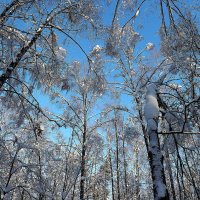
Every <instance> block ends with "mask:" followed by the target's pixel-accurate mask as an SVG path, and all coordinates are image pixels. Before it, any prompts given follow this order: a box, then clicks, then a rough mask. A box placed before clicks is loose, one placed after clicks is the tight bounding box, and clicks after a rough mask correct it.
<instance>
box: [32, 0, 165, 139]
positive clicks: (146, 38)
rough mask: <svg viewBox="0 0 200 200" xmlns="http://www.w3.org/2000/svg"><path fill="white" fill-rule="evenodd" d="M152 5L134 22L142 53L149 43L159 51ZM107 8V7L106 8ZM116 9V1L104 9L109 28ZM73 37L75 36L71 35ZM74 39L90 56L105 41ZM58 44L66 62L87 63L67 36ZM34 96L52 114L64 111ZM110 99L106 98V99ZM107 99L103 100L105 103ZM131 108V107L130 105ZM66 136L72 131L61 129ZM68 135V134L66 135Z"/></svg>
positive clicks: (43, 97) (45, 98) (40, 94)
mask: <svg viewBox="0 0 200 200" xmlns="http://www.w3.org/2000/svg"><path fill="white" fill-rule="evenodd" d="M150 5H151V3H150V2H147V3H146V4H144V5H143V6H142V7H141V9H140V14H139V16H138V17H137V18H136V19H135V22H134V28H135V31H136V32H139V33H140V35H141V36H142V37H143V39H142V40H141V41H140V42H139V44H138V45H137V48H136V51H140V50H141V49H143V48H144V47H145V46H146V44H147V43H148V42H152V43H154V44H155V48H158V49H159V34H158V31H159V26H160V23H161V22H160V17H159V12H155V10H156V11H159V8H156V9H153V8H151V7H150ZM105 8H106V7H105ZM114 8H115V1H113V3H112V4H111V5H110V6H109V7H108V8H106V9H103V11H104V14H103V21H104V23H105V24H107V25H108V26H109V25H110V24H111V23H112V18H113V14H114ZM133 14H135V11H133V12H132V13H129V15H128V16H127V17H125V18H124V19H123V21H122V23H125V21H127V19H129V18H130V17H131V16H132V15H133ZM71 36H73V35H71ZM73 37H74V39H76V41H77V42H79V44H80V45H81V47H82V48H83V49H84V50H85V51H86V52H87V53H88V54H89V52H90V51H91V49H92V48H93V47H94V46H95V45H96V44H98V45H100V46H102V45H104V41H103V40H100V39H98V40H90V39H87V38H84V37H81V36H76V37H75V36H73ZM58 39H59V40H58V43H59V45H60V46H62V47H63V48H66V50H67V57H66V62H72V61H73V60H78V61H80V62H82V63H87V59H86V56H85V55H84V54H83V52H82V51H81V50H80V48H79V47H78V46H77V45H76V44H73V42H72V44H71V45H69V46H66V45H64V44H63V40H64V39H65V36H64V35H63V34H61V33H58ZM34 96H35V97H36V99H38V101H39V102H40V105H41V107H43V108H48V109H49V110H50V111H51V112H54V113H57V114H61V113H62V109H60V108H59V106H58V105H56V104H53V103H51V102H50V98H49V97H48V96H47V95H45V94H43V92H41V91H35V92H34ZM106 98H108V97H105V99H106ZM105 99H104V100H103V102H104V103H106V102H105ZM121 100H122V101H123V103H124V104H126V105H128V106H129V104H131V101H132V99H131V98H128V97H127V96H126V95H123V96H122V99H121ZM130 106H131V105H130ZM97 112H98V109H97ZM61 131H62V132H63V134H64V135H69V134H70V132H71V131H70V130H69V129H67V130H65V129H63V128H62V129H61ZM66 133H67V134H66Z"/></svg>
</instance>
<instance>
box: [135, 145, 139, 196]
mask: <svg viewBox="0 0 200 200" xmlns="http://www.w3.org/2000/svg"><path fill="white" fill-rule="evenodd" d="M135 153H136V163H135V164H136V199H137V200H140V169H139V161H138V143H136V149H135Z"/></svg>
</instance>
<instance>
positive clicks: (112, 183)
mask: <svg viewBox="0 0 200 200" xmlns="http://www.w3.org/2000/svg"><path fill="white" fill-rule="evenodd" d="M109 161H110V174H111V185H112V200H115V194H114V181H113V168H112V158H111V153H110V150H109Z"/></svg>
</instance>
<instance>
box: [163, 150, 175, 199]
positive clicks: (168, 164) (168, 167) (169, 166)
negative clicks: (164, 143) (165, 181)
mask: <svg viewBox="0 0 200 200" xmlns="http://www.w3.org/2000/svg"><path fill="white" fill-rule="evenodd" d="M165 156H166V166H167V170H168V173H169V180H170V185H171V192H172V197H173V200H176V192H175V187H174V180H173V174H172V169H171V163H170V162H171V161H170V158H169V150H168V147H167V148H166V154H165Z"/></svg>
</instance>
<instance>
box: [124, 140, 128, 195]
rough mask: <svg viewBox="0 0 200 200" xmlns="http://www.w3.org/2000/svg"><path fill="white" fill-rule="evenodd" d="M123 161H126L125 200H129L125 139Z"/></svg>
mask: <svg viewBox="0 0 200 200" xmlns="http://www.w3.org/2000/svg"><path fill="white" fill-rule="evenodd" d="M123 159H124V184H125V195H124V199H127V195H128V179H127V162H126V152H125V139H123Z"/></svg>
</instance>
